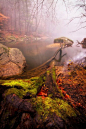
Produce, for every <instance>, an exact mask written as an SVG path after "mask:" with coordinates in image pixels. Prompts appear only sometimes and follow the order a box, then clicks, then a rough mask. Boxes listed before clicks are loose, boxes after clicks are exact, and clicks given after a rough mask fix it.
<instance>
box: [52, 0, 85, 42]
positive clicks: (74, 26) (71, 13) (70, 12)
mask: <svg viewBox="0 0 86 129" xmlns="http://www.w3.org/2000/svg"><path fill="white" fill-rule="evenodd" d="M75 3H76V0H69V3H67V8H66V7H65V4H64V3H63V2H62V1H60V0H59V1H58V5H57V10H56V12H57V17H58V19H59V24H58V26H57V30H58V31H55V36H56V35H57V37H60V36H61V37H62V36H65V37H69V38H71V39H73V40H74V41H76V40H79V41H81V40H82V39H83V38H85V37H86V29H80V30H78V29H79V28H80V27H81V26H80V20H79V19H75V20H73V21H72V22H71V23H70V24H68V23H69V21H70V19H71V18H73V17H77V16H80V14H81V12H83V10H82V9H79V10H77V8H74V5H75ZM71 4H72V5H73V6H72V7H71V6H70V5H71ZM58 7H59V8H58ZM68 7H69V8H68ZM76 30H78V31H76ZM73 31H76V32H73Z"/></svg>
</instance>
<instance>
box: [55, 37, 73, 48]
mask: <svg viewBox="0 0 86 129" xmlns="http://www.w3.org/2000/svg"><path fill="white" fill-rule="evenodd" d="M54 43H63V44H64V45H69V46H71V45H72V44H73V41H72V40H71V39H69V38H66V37H60V38H56V39H54Z"/></svg>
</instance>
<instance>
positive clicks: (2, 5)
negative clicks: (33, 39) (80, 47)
mask: <svg viewBox="0 0 86 129" xmlns="http://www.w3.org/2000/svg"><path fill="white" fill-rule="evenodd" d="M76 3H77V0H75V1H72V0H69V1H67V0H66V1H65V3H64V1H62V0H61V1H57V0H54V1H52V0H51V1H47V0H45V1H42V0H33V1H31V0H0V12H1V13H3V14H4V15H5V16H7V17H8V20H7V23H6V22H5V23H4V28H5V29H6V30H8V31H14V32H17V33H20V34H25V35H31V34H33V35H35V36H36V35H37V34H38V35H37V36H42V35H46V36H49V37H56V38H57V37H62V36H64V37H69V38H71V39H73V40H82V39H83V38H84V37H85V32H86V30H85V28H81V24H80V22H81V21H80V19H79V18H75V19H74V20H73V21H71V19H72V18H74V17H80V15H81V13H82V12H83V9H77V8H76V7H75V5H76ZM78 3H79V2H78ZM78 3H77V4H78ZM70 21H71V22H70ZM69 22H70V23H69ZM79 28H81V29H80V30H78V29H79ZM74 31H75V32H74Z"/></svg>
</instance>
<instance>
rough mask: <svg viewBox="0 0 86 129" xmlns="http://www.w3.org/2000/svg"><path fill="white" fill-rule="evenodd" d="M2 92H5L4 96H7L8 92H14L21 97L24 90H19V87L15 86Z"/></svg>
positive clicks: (24, 92)
mask: <svg viewBox="0 0 86 129" xmlns="http://www.w3.org/2000/svg"><path fill="white" fill-rule="evenodd" d="M4 94H5V96H7V95H9V94H16V95H17V96H19V97H20V98H22V97H23V95H25V94H26V91H24V90H20V89H16V88H10V89H7V90H6V91H5V93H4Z"/></svg>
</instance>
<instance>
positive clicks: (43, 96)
mask: <svg viewBox="0 0 86 129" xmlns="http://www.w3.org/2000/svg"><path fill="white" fill-rule="evenodd" d="M47 95H48V89H47V88H46V89H44V87H42V88H41V91H40V92H39V93H38V94H37V96H41V97H42V99H44V98H45V97H47Z"/></svg>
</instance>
